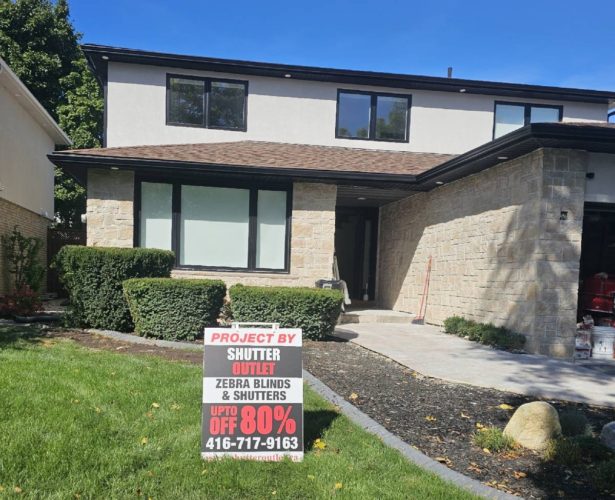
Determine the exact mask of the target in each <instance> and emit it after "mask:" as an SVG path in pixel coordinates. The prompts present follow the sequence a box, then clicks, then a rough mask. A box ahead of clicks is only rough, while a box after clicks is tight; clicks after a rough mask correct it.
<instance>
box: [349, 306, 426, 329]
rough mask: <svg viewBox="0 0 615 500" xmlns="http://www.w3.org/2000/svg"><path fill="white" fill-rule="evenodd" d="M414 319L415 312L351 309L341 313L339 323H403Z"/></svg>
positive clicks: (408, 322)
mask: <svg viewBox="0 0 615 500" xmlns="http://www.w3.org/2000/svg"><path fill="white" fill-rule="evenodd" d="M413 319H414V314H408V313H404V312H399V311H391V310H388V309H372V308H361V309H349V310H348V311H346V312H344V313H342V314H341V315H340V319H339V321H338V323H339V324H340V325H346V324H355V323H398V324H399V323H401V324H410V323H412V320H413Z"/></svg>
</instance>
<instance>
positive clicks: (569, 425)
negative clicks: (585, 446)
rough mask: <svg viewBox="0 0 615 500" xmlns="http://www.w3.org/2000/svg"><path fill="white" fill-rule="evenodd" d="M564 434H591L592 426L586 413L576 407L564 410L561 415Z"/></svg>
mask: <svg viewBox="0 0 615 500" xmlns="http://www.w3.org/2000/svg"><path fill="white" fill-rule="evenodd" d="M559 423H560V424H561V426H562V434H563V435H564V436H567V437H571V436H580V435H582V434H591V427H590V425H589V421H588V420H587V417H586V416H585V414H584V413H583V412H582V411H580V410H576V409H570V410H564V411H563V412H561V413H560V415H559Z"/></svg>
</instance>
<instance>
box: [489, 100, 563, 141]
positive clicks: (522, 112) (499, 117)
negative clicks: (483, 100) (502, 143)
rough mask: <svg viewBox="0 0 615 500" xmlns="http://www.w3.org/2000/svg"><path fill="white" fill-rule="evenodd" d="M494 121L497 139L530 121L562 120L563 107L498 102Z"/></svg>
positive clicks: (549, 121)
mask: <svg viewBox="0 0 615 500" xmlns="http://www.w3.org/2000/svg"><path fill="white" fill-rule="evenodd" d="M494 115H495V116H494V121H493V138H494V139H497V138H498V137H502V136H503V135H505V134H508V133H510V132H513V131H514V130H517V129H519V128H521V127H524V126H526V125H529V124H530V123H553V122H559V121H562V115H563V107H562V106H548V105H544V104H524V103H517V102H496V103H495V113H494Z"/></svg>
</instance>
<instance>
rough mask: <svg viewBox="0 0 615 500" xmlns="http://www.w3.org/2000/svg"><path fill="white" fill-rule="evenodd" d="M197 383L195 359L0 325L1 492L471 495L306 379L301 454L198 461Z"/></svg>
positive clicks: (46, 495) (67, 494)
mask: <svg viewBox="0 0 615 500" xmlns="http://www.w3.org/2000/svg"><path fill="white" fill-rule="evenodd" d="M201 391H202V386H201V367H200V366H194V365H190V364H187V363H178V362H171V361H166V360H163V359H159V358H154V357H147V356H129V355H121V354H117V353H113V352H108V351H94V350H88V349H85V348H83V347H80V346H78V345H77V344H75V343H73V342H72V341H68V340H54V339H46V338H39V337H38V336H37V331H36V330H35V329H31V328H30V329H28V328H20V329H17V328H15V327H7V326H3V325H0V402H1V403H0V450H1V452H0V488H1V490H0V497H2V498H4V497H11V496H15V497H19V498H48V499H65V498H109V499H114V498H131V497H134V498H154V499H158V498H163V499H164V498H182V499H191V498H199V499H200V498H216V499H218V498H222V499H223V498H229V499H230V498H233V499H236V498H259V499H260V498H293V499H298V498H331V497H334V496H335V497H339V498H421V499H422V498H432V499H449V498H460V499H462V498H473V497H472V496H471V495H470V494H468V493H465V492H463V491H461V490H459V489H457V488H456V487H455V486H453V485H451V484H449V483H446V482H444V481H442V480H440V479H439V478H437V477H436V476H434V475H432V474H430V473H428V472H426V471H424V470H422V469H420V468H418V467H416V466H414V465H413V464H411V463H409V462H407V461H406V460H405V459H404V458H403V457H402V456H401V455H400V454H399V453H398V452H396V451H395V450H392V449H390V448H388V447H386V446H385V445H384V444H383V443H382V442H381V441H380V440H378V439H377V438H375V437H374V436H372V435H370V434H368V433H367V432H365V431H363V430H362V429H360V428H358V427H357V426H355V425H354V424H352V423H351V422H350V421H349V420H348V419H347V418H346V417H344V416H343V415H340V414H339V413H338V412H337V411H336V410H335V408H334V407H333V406H331V405H330V404H329V403H327V402H326V401H324V400H323V399H322V398H320V397H319V396H317V395H316V394H315V393H314V392H312V391H311V390H310V389H309V388H307V387H306V389H305V434H306V455H305V460H304V461H303V462H302V463H292V462H290V461H284V462H280V463H257V462H248V461H233V460H220V461H216V462H204V461H202V460H201V458H200V419H201V416H200V411H201V403H200V401H201ZM316 439H320V440H321V443H324V445H325V447H324V449H315V448H313V447H312V445H313V443H314V441H315V440H316ZM16 488H17V490H16Z"/></svg>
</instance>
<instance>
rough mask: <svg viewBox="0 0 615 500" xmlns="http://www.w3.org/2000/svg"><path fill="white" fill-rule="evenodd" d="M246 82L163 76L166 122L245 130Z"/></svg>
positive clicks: (169, 123)
mask: <svg viewBox="0 0 615 500" xmlns="http://www.w3.org/2000/svg"><path fill="white" fill-rule="evenodd" d="M247 97H248V84H247V82H241V81H235V80H214V79H211V78H200V77H194V76H180V75H167V125H184V126H188V127H207V128H218V129H227V130H244V131H245V130H246V128H247V123H246V109H247V106H246V104H247Z"/></svg>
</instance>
